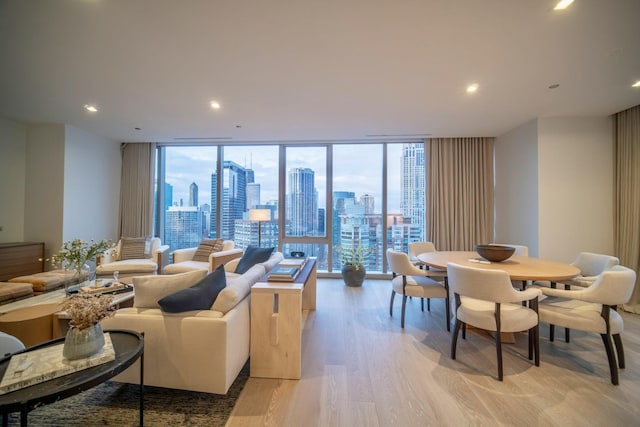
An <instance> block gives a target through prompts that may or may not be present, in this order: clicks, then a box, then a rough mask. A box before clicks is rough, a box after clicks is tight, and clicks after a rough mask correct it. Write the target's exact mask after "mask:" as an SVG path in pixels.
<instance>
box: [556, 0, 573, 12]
mask: <svg viewBox="0 0 640 427" xmlns="http://www.w3.org/2000/svg"><path fill="white" fill-rule="evenodd" d="M571 3H573V0H560V1H559V2H558V4H556V7H554V8H553V10H564V9H566V8H568V7H569V5H570V4H571Z"/></svg>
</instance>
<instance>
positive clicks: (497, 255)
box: [476, 245, 516, 262]
mask: <svg viewBox="0 0 640 427" xmlns="http://www.w3.org/2000/svg"><path fill="white" fill-rule="evenodd" d="M515 251H516V248H513V247H511V246H502V245H477V246H476V252H478V253H479V254H480V256H481V257H482V258H484V259H486V260H488V261H492V262H500V261H504V260H506V259H509V257H510V256H511V255H513V253H514V252H515Z"/></svg>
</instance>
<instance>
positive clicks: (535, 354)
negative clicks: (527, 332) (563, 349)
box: [533, 325, 540, 366]
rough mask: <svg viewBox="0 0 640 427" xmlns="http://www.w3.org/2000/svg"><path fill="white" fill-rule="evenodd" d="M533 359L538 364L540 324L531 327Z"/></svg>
mask: <svg viewBox="0 0 640 427" xmlns="http://www.w3.org/2000/svg"><path fill="white" fill-rule="evenodd" d="M533 357H534V359H533V361H534V362H535V365H536V366H540V325H536V326H534V327H533Z"/></svg>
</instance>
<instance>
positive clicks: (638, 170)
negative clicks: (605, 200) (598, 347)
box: [613, 105, 640, 313]
mask: <svg viewBox="0 0 640 427" xmlns="http://www.w3.org/2000/svg"><path fill="white" fill-rule="evenodd" d="M613 156H614V159H613V173H614V177H613V180H614V190H613V193H614V203H613V206H614V208H613V209H614V217H613V222H614V241H613V243H614V250H615V254H616V256H617V257H618V258H620V264H622V265H624V266H626V267H629V268H631V269H633V270H635V271H636V274H637V272H638V269H639V268H640V105H637V106H635V107H633V108H630V109H628V110H625V111H622V112H620V113H617V114H614V116H613ZM639 282H640V281H639V280H638V278H637V277H636V287H635V290H634V292H633V295H632V297H631V300H630V301H629V303H628V304H625V305H624V310H626V311H630V312H633V313H640V288H639V286H640V283H639Z"/></svg>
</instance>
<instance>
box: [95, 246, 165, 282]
mask: <svg viewBox="0 0 640 427" xmlns="http://www.w3.org/2000/svg"><path fill="white" fill-rule="evenodd" d="M121 248H122V239H121V240H120V241H118V244H117V245H116V247H115V248H114V249H111V250H108V251H106V252H105V253H104V254H102V256H101V260H100V263H99V265H98V266H96V275H97V276H98V277H111V276H113V273H114V272H116V271H117V272H118V273H119V274H120V277H131V276H134V275H143V274H161V273H162V271H163V269H164V266H165V265H167V263H168V261H169V246H168V245H163V244H162V242H161V240H160V238H159V237H153V238H151V239H150V241H149V252H148V253H149V255H148V257H146V258H138V259H120V253H121Z"/></svg>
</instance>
